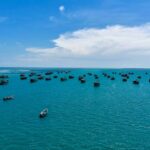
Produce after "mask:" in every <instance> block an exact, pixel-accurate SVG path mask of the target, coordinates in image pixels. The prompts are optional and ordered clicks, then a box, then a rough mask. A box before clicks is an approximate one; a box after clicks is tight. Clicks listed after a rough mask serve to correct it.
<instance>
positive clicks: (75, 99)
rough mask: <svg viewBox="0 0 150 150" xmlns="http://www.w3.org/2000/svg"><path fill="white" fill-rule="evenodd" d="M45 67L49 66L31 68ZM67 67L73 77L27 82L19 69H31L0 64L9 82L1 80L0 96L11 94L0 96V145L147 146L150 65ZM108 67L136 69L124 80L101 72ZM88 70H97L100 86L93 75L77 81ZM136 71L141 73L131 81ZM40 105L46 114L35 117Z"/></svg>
mask: <svg viewBox="0 0 150 150" xmlns="http://www.w3.org/2000/svg"><path fill="white" fill-rule="evenodd" d="M3 70H4V71H3ZM6 70H7V72H6ZM31 70H33V69H31ZM46 70H50V69H35V71H37V72H41V73H43V72H45V71H46ZM52 70H55V69H52ZM57 70H58V69H57ZM69 70H71V73H70V74H73V75H74V76H75V79H72V80H67V81H66V82H60V80H59V79H52V80H51V81H45V80H41V81H38V82H37V83H33V84H31V83H30V82H29V80H25V81H21V80H20V79H19V73H20V72H21V73H22V72H25V73H26V74H28V72H29V71H30V69H26V68H21V69H20V68H12V69H11V68H5V69H4V68H1V69H0V74H2V73H5V74H8V75H9V77H10V78H9V84H8V85H6V86H0V99H2V98H3V97H4V96H7V95H14V96H15V99H14V100H12V101H7V102H4V101H3V100H1V101H0V119H1V121H0V150H43V149H44V150H99V149H100V150H109V149H110V150H119V149H121V150H122V149H127V150H130V149H137V150H149V149H150V83H149V82H148V80H149V78H150V70H144V69H139V70H138V69H132V70H131V69H117V70H112V69H69ZM112 71H116V72H128V71H133V72H134V73H135V75H133V76H132V77H131V78H130V79H129V80H128V82H127V83H123V82H122V80H121V77H120V76H119V75H115V77H116V80H115V81H111V80H110V79H107V78H104V77H103V76H102V72H107V73H111V72H112ZM146 71H147V72H149V75H145V72H146ZM87 72H92V73H96V74H98V75H99V76H100V79H99V81H100V83H101V86H100V87H98V88H94V87H93V81H95V80H94V77H93V76H87V77H86V81H87V82H86V83H85V84H81V83H80V82H79V81H78V79H77V76H78V75H80V74H83V73H87ZM137 75H141V76H142V79H140V84H139V85H133V84H132V81H133V80H134V79H136V76H137ZM59 76H64V75H61V74H60V75H59ZM45 107H47V108H48V109H49V114H48V116H47V117H46V118H44V119H39V118H38V115H39V112H40V111H41V110H42V109H43V108H45Z"/></svg>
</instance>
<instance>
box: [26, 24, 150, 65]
mask: <svg viewBox="0 0 150 150" xmlns="http://www.w3.org/2000/svg"><path fill="white" fill-rule="evenodd" d="M53 43H54V46H53V47H51V48H37V47H30V48H27V49H26V51H27V52H28V54H29V55H30V59H32V58H36V59H37V60H38V59H39V60H43V62H42V63H44V61H45V62H47V63H48V62H49V61H50V60H53V62H54V61H57V59H61V62H64V66H65V63H67V64H69V62H72V63H70V64H72V65H73V64H77V62H78V64H80V63H81V62H83V61H85V62H86V63H85V64H84V65H83V66H88V65H89V64H90V65H91V64H93V65H94V66H96V65H98V64H100V63H101V64H103V66H104V67H105V65H106V64H107V66H109V67H111V66H113V65H114V64H115V67H116V66H121V67H122V66H123V67H124V66H126V67H130V66H132V67H135V66H136V65H137V64H139V66H141V65H140V64H142V66H144V65H146V66H147V65H148V64H149V63H150V60H149V57H150V24H144V25H140V26H131V27H130V26H122V25H114V26H107V27H105V28H87V29H81V30H77V31H74V32H68V33H64V34H61V35H60V36H59V37H58V38H56V39H54V40H53ZM29 55H28V56H29ZM144 63H145V64H144ZM75 66H76V65H75ZM78 67H79V66H78Z"/></svg>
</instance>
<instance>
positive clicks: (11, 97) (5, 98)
mask: <svg viewBox="0 0 150 150" xmlns="http://www.w3.org/2000/svg"><path fill="white" fill-rule="evenodd" d="M13 99H14V97H13V96H6V97H4V98H3V101H8V100H13Z"/></svg>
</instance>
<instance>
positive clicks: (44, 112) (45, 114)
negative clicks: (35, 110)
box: [39, 108, 48, 118]
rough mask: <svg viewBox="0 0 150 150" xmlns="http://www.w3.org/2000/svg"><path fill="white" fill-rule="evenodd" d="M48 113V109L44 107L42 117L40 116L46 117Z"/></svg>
mask: <svg viewBox="0 0 150 150" xmlns="http://www.w3.org/2000/svg"><path fill="white" fill-rule="evenodd" d="M47 114H48V109H47V108H45V109H43V110H42V111H41V112H40V115H39V117H40V118H44V117H46V116H47Z"/></svg>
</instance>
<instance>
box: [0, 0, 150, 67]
mask: <svg viewBox="0 0 150 150" xmlns="http://www.w3.org/2000/svg"><path fill="white" fill-rule="evenodd" d="M149 8H150V1H149V0H134V1H130V0H93V1H92V2H91V1H90V0H82V1H80V2H79V1H77V0H69V1H68V0H60V1H58V0H44V1H41V0H13V1H12V0H1V1H0V56H1V61H0V67H72V68H76V67H78V68H80V67H85V68H150V59H149V57H150V16H149V15H148V14H149V13H150V9H149Z"/></svg>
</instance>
